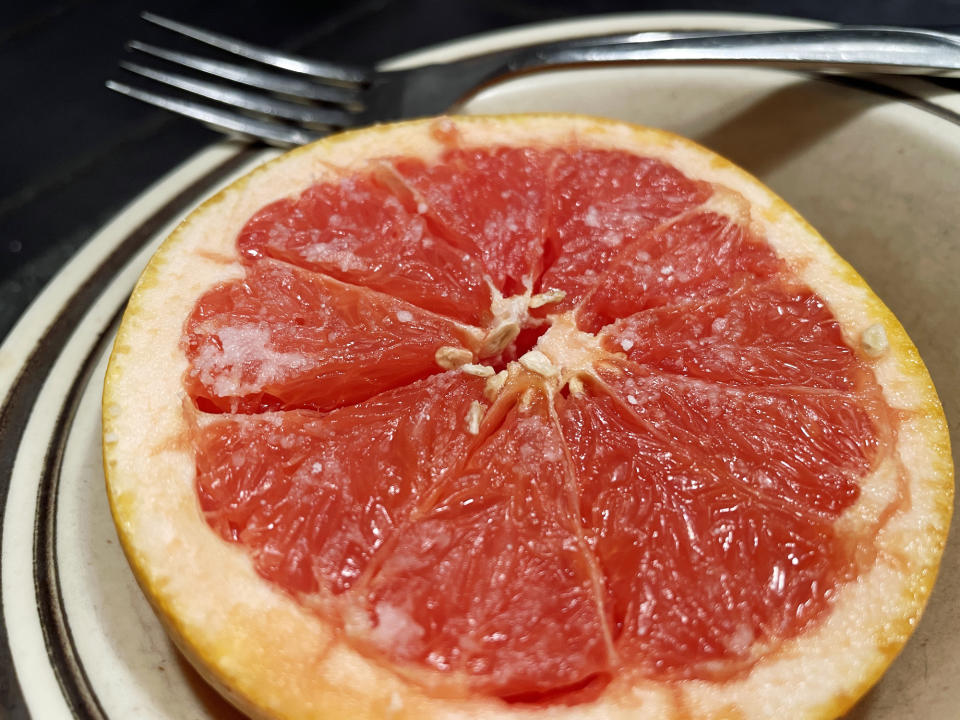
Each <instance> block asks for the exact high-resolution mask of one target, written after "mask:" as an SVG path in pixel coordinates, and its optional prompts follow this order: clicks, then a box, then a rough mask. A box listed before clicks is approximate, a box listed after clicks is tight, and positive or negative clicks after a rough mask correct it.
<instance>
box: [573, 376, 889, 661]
mask: <svg viewBox="0 0 960 720" xmlns="http://www.w3.org/2000/svg"><path fill="white" fill-rule="evenodd" d="M601 375H602V377H603V384H602V385H598V384H596V383H592V384H587V392H584V393H580V394H571V395H570V396H569V397H568V398H567V399H565V400H564V401H563V402H562V403H561V405H560V407H559V409H558V412H559V416H560V421H561V426H562V428H563V432H564V437H565V440H566V442H567V444H568V447H569V449H570V455H571V457H572V458H573V461H574V464H575V472H576V477H577V478H578V482H579V486H580V512H581V517H582V519H583V524H584V527H585V531H586V532H587V533H588V537H589V538H590V541H591V543H592V544H593V545H594V546H595V548H596V554H597V557H598V560H599V563H600V567H601V569H602V571H603V573H604V575H605V576H606V578H607V580H608V582H609V586H610V593H611V598H612V599H611V605H612V607H613V608H614V615H615V622H616V628H617V633H618V636H617V646H616V647H617V650H618V652H619V654H620V656H621V657H622V658H624V661H625V662H627V663H635V664H637V665H638V666H640V667H642V668H644V670H645V672H647V673H650V672H654V673H665V674H667V675H669V676H679V677H697V678H702V679H707V678H712V679H717V678H719V677H722V676H724V675H726V676H729V675H731V674H733V673H735V672H738V671H741V670H743V669H744V668H745V667H748V666H749V664H750V662H751V661H752V660H753V659H754V658H755V657H756V656H757V654H758V653H759V652H761V648H762V651H764V652H769V651H770V650H771V649H772V648H774V647H776V646H777V645H778V644H779V643H781V642H783V640H785V639H787V638H790V637H793V636H795V635H796V634H798V633H800V632H802V631H803V630H804V628H805V627H806V626H807V625H808V624H809V623H811V622H813V621H815V620H816V619H817V618H819V617H820V616H821V614H822V613H823V612H825V611H826V609H827V608H828V607H829V605H830V602H831V598H832V597H833V595H834V594H835V592H836V590H837V588H838V585H839V583H840V582H841V581H844V580H846V579H849V578H850V577H851V574H852V572H853V570H852V568H851V567H850V565H849V563H850V559H849V555H848V552H847V545H846V543H847V542H849V541H850V540H849V538H847V539H842V538H840V537H839V536H838V535H837V533H836V532H835V530H834V528H833V522H834V521H835V520H836V518H837V517H839V516H840V514H841V513H842V512H843V511H844V510H846V509H847V508H849V507H851V506H852V505H853V503H854V502H855V501H856V500H857V498H858V494H859V487H858V485H857V481H856V479H857V478H859V477H862V476H863V475H864V474H866V473H868V472H869V471H870V470H871V469H872V468H873V467H874V466H875V465H876V464H877V462H878V453H879V452H880V449H879V448H878V443H877V440H876V437H875V431H874V427H873V424H872V422H871V421H870V418H869V417H868V416H867V413H866V412H865V411H864V409H863V408H862V407H861V406H860V403H859V401H858V398H855V397H850V396H845V395H841V394H839V393H830V394H826V393H793V394H790V393H786V392H784V391H760V390H757V389H750V390H744V389H740V388H731V387H723V386H716V385H706V384H704V383H701V382H696V381H688V380H685V379H682V378H680V379H678V378H672V377H665V376H662V375H656V374H648V373H647V372H644V371H643V370H642V369H639V368H637V367H635V366H630V365H627V366H625V367H624V368H623V369H621V370H620V371H619V372H612V371H605V372H602V373H601ZM606 391H609V392H611V394H607V392H606ZM865 541H866V542H869V540H867V539H865ZM718 608H722V609H723V610H722V611H720V612H718ZM720 660H722V661H723V662H722V663H720V664H718V663H717V662H716V661H720Z"/></svg>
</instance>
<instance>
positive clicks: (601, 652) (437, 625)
mask: <svg viewBox="0 0 960 720" xmlns="http://www.w3.org/2000/svg"><path fill="white" fill-rule="evenodd" d="M529 390H530V392H528V393H526V394H525V396H524V397H525V399H524V401H523V402H521V403H519V404H515V405H514V406H513V407H512V408H511V409H510V410H509V411H508V412H507V414H506V415H505V417H504V418H503V420H502V423H501V424H500V425H499V426H498V427H496V428H495V429H494V431H493V433H492V434H491V435H490V436H488V437H487V438H485V439H484V440H483V441H482V442H481V443H480V444H479V445H478V446H477V447H476V448H475V449H474V450H473V451H472V452H471V453H470V456H469V458H468V459H467V460H466V462H465V463H463V464H462V466H461V467H459V468H458V470H457V471H456V472H455V473H451V474H450V475H449V476H448V477H447V478H445V480H444V481H443V484H442V487H441V489H440V493H439V495H438V497H437V499H436V502H435V503H434V504H433V505H432V507H430V508H429V510H426V511H425V512H423V513H422V514H420V515H419V516H418V517H415V518H414V519H413V521H412V522H411V524H410V525H409V526H408V527H406V528H404V529H403V530H402V531H401V532H400V533H399V537H398V540H397V543H396V544H395V545H394V546H393V547H392V548H391V550H390V553H389V555H387V556H386V557H385V558H384V560H383V563H382V565H381V566H380V568H379V570H378V571H377V573H376V576H375V577H374V578H373V579H372V580H371V582H370V587H369V590H368V598H369V603H370V607H371V608H372V609H373V613H374V615H375V616H376V624H375V626H374V628H373V630H372V632H371V633H370V636H369V639H370V642H371V643H372V644H374V645H375V646H376V647H377V648H378V649H379V650H380V651H381V652H382V653H386V655H387V657H389V658H392V659H397V658H400V659H403V660H405V661H413V662H416V663H418V664H421V665H426V666H427V667H431V668H434V669H436V670H442V671H445V672H452V673H454V674H456V675H460V676H462V677H463V678H464V682H466V683H468V684H469V685H470V686H471V687H472V688H473V689H474V690H478V691H481V692H486V693H492V694H495V695H499V696H501V697H519V698H523V699H527V700H530V699H534V698H535V696H536V695H537V694H542V693H547V692H551V691H558V690H561V689H563V688H565V687H570V686H580V685H582V684H583V683H585V682H587V681H590V680H591V679H592V678H595V677H598V676H603V677H606V678H607V679H609V670H610V663H611V657H610V653H611V648H610V647H609V646H608V638H609V633H608V630H607V628H606V624H607V622H608V621H607V618H605V617H604V612H603V609H602V604H600V603H598V598H597V595H596V591H595V587H596V580H597V579H596V577H595V576H594V574H593V571H592V566H591V563H590V561H589V559H588V557H587V551H586V548H585V545H584V544H583V543H582V542H581V540H580V538H579V535H578V527H577V522H576V519H575V510H574V508H573V507H572V506H571V504H570V502H569V496H568V495H567V494H566V492H565V482H564V478H565V477H566V476H567V475H569V468H568V467H567V465H566V463H567V459H566V457H565V455H564V451H563V445H562V440H561V438H560V436H559V433H558V432H557V428H556V426H555V424H554V422H553V420H552V419H551V417H550V410H549V407H548V400H547V398H546V396H545V394H544V393H543V391H542V389H540V390H538V389H535V386H530V388H529Z"/></svg>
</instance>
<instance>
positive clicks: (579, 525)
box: [547, 396, 620, 667]
mask: <svg viewBox="0 0 960 720" xmlns="http://www.w3.org/2000/svg"><path fill="white" fill-rule="evenodd" d="M553 400H554V396H551V397H550V398H549V399H548V402H547V405H548V407H549V408H550V422H551V423H552V424H553V427H554V430H556V432H557V436H558V437H559V438H560V446H561V447H562V448H563V466H564V471H565V472H564V489H565V491H566V494H567V502H569V503H570V515H571V519H572V521H573V526H574V532H575V533H576V536H577V544H578V545H579V548H580V553H581V554H582V556H583V558H584V559H585V560H586V562H587V567H588V568H589V569H590V589H591V592H592V594H593V602H594V604H595V605H596V608H597V616H598V617H599V618H600V623H601V628H602V629H603V643H604V647H605V648H606V650H607V658H608V660H609V662H610V664H611V665H612V666H613V667H617V666H618V665H619V664H620V657H619V653H618V652H617V648H616V641H615V639H614V632H613V611H612V609H611V608H609V607H607V602H606V601H605V599H604V594H605V587H606V584H605V582H604V580H605V576H604V574H603V570H602V569H601V567H600V559H599V558H598V557H597V555H596V553H595V552H594V551H593V550H591V548H590V543H589V542H588V541H587V538H586V530H585V528H584V527H583V521H582V518H581V516H580V495H579V493H578V489H579V487H580V482H579V480H578V478H577V473H576V468H575V466H574V463H573V458H572V453H571V452H570V445H569V443H568V442H567V438H566V436H564V434H563V428H562V427H561V425H560V416H559V415H558V413H557V406H556V404H555V403H554V402H553Z"/></svg>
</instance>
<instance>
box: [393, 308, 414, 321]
mask: <svg viewBox="0 0 960 720" xmlns="http://www.w3.org/2000/svg"><path fill="white" fill-rule="evenodd" d="M397 320H399V321H400V322H402V323H408V322H413V313H411V312H410V311H409V310H397Z"/></svg>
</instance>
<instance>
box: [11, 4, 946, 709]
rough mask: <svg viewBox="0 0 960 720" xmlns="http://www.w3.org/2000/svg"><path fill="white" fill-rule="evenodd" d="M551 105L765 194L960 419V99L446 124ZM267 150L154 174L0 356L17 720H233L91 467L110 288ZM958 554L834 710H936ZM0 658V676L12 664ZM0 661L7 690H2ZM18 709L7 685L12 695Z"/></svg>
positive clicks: (613, 92)
mask: <svg viewBox="0 0 960 720" xmlns="http://www.w3.org/2000/svg"><path fill="white" fill-rule="evenodd" d="M803 24H804V23H800V22H798V21H792V20H783V19H774V18H764V17H756V16H731V15H703V14H683V15H678V14H672V15H630V16H613V17H611V16H608V17H604V18H597V19H589V20H578V21H574V22H562V23H555V24H549V25H540V26H536V27H529V28H522V29H519V30H512V31H509V32H502V33H495V34H490V35H485V36H481V37H477V38H473V39H469V40H466V41H461V42H456V43H452V44H449V45H446V46H443V47H439V48H434V49H431V50H429V51H424V52H420V53H416V54H414V55H410V56H407V57H404V58H401V59H398V60H397V61H396V62H395V63H394V64H396V65H400V64H403V65H413V64H416V63H422V62H428V61H436V60H444V59H450V58H453V57H455V56H459V55H466V54H471V53H474V52H479V51H485V50H492V49H495V48H499V47H507V46H511V45H516V44H521V43H527V42H536V41H541V40H547V39H555V38H560V37H565V36H571V35H580V34H595V33H607V32H623V31H627V30H641V29H667V28H684V29H689V28H725V29H738V28H743V29H754V28H758V29H759V28H765V29H773V28H779V27H798V26H802V25H803ZM525 110H565V111H575V112H584V113H592V114H598V115H608V116H612V117H618V118H624V119H628V120H632V121H635V122H639V123H643V124H648V125H654V126H659V127H664V128H668V129H670V130H673V131H676V132H679V133H681V134H684V135H688V136H690V137H693V138H695V139H697V140H699V141H700V142H702V143H704V144H706V145H707V146H709V147H711V148H713V149H714V150H717V151H719V152H720V153H722V154H723V155H726V156H727V157H729V158H731V159H732V160H734V161H735V162H737V163H739V164H741V165H742V166H744V167H746V168H747V169H749V170H752V171H753V172H754V173H756V174H757V175H759V176H760V178H761V179H763V180H764V181H766V182H767V183H768V184H770V185H771V186H772V187H773V188H774V189H775V190H777V191H778V192H779V193H780V194H781V195H783V197H785V198H786V199H787V200H788V201H789V202H790V203H791V204H792V205H793V206H794V207H796V208H798V209H799V210H800V211H801V212H802V213H803V214H804V215H805V216H806V217H807V218H808V219H809V220H810V221H811V222H812V223H813V224H814V225H815V226H816V227H818V228H819V229H820V230H821V231H822V232H823V234H824V235H825V236H826V237H827V238H828V239H829V240H830V241H831V242H832V243H833V244H834V245H835V246H836V247H837V249H838V250H839V251H840V253H841V254H842V255H844V256H845V257H846V258H848V259H849V260H850V261H851V262H852V263H853V265H854V266H855V267H857V268H858V269H859V270H860V271H861V273H863V274H864V275H865V276H866V278H867V280H868V281H869V282H870V284H871V285H872V286H873V287H874V289H875V290H876V291H877V293H878V294H879V295H880V296H881V297H883V298H884V299H885V300H886V301H887V303H888V304H889V305H890V306H891V307H892V308H893V310H894V312H895V313H896V314H897V315H898V316H899V317H900V319H901V320H902V321H903V323H904V324H905V325H906V327H907V329H908V331H909V332H910V334H911V336H912V337H913V338H914V340H915V341H916V342H917V344H918V346H919V347H920V350H921V353H922V354H923V356H924V358H925V359H926V361H927V363H928V365H929V367H930V370H931V373H932V374H933V377H934V380H935V382H936V383H937V385H938V387H939V389H940V392H941V396H942V398H943V401H944V404H945V406H946V410H947V415H948V417H950V418H954V419H956V418H958V417H960V408H958V401H960V384H958V381H957V379H955V378H954V373H955V368H956V367H957V366H958V360H960V340H958V333H957V331H956V328H957V322H956V308H958V307H960V284H958V283H957V282H956V280H955V277H956V275H957V274H958V272H960V244H958V241H960V237H958V236H960V230H958V228H960V202H958V201H957V188H960V99H958V96H957V94H956V93H953V94H951V93H949V92H948V91H947V90H946V89H945V88H943V87H940V86H937V85H936V84H934V83H930V82H925V81H920V80H895V81H890V80H883V81H881V80H863V79H858V80H853V79H838V78H833V79H825V78H820V79H816V78H813V77H811V76H806V75H803V74H796V73H788V72H781V71H772V70H760V69H744V68H692V67H666V66H659V67H649V68H643V69H640V68H635V67H634V68H607V69H590V70H576V71H572V70H571V71H563V72H552V73H545V74H538V75H531V76H527V77H524V78H522V79H518V80H515V81H511V82H509V83H505V84H502V85H499V86H496V87H494V88H490V89H488V90H487V91H485V92H484V93H483V94H481V95H480V96H478V97H475V98H474V99H473V100H471V101H470V102H469V103H468V104H467V105H466V106H465V107H464V111H466V112H517V111H525ZM271 154H272V153H271V152H269V151H258V150H252V149H250V148H245V147H243V146H240V145H236V144H231V143H226V142H224V143H220V144H217V145H215V146H213V147H211V148H209V149H208V150H206V151H204V152H202V153H200V154H199V155H198V156H196V157H195V158H194V159H192V160H190V161H189V162H187V163H186V164H184V165H183V166H181V167H180V168H179V169H177V170H176V171H175V172H173V173H171V174H170V175H169V176H168V177H166V178H165V179H163V180H161V181H160V182H159V183H157V184H156V185H155V186H154V187H152V188H151V189H150V190H149V191H147V192H146V193H144V194H143V196H141V197H140V198H139V199H138V200H136V201H135V202H134V203H132V204H131V205H130V206H129V207H128V208H127V209H126V210H124V211H123V212H122V213H121V214H120V215H119V216H118V217H117V218H116V219H115V220H114V221H112V222H111V223H110V224H109V225H108V226H106V227H105V228H104V229H103V230H102V231H101V232H100V233H99V234H98V235H97V236H95V237H94V238H93V239H92V240H91V241H90V243H89V244H88V245H87V246H86V247H85V248H84V249H83V250H82V251H81V252H80V253H79V254H78V255H77V256H76V257H75V258H74V260H73V261H72V262H71V263H70V264H69V265H68V266H67V267H66V268H64V270H63V271H62V272H61V273H60V274H59V275H58V276H57V277H56V279H55V280H54V281H53V282H52V283H51V285H50V286H49V287H48V288H47V289H46V290H45V291H44V292H43V294H42V295H41V296H40V297H39V298H38V299H37V301H36V302H35V303H34V305H33V306H32V307H31V308H30V310H29V311H28V312H27V313H26V314H25V315H24V317H23V319H22V321H21V322H20V323H19V324H18V325H17V327H16V328H15V329H14V331H13V332H12V334H11V335H10V336H9V338H8V339H7V341H6V342H5V344H4V345H3V347H2V348H0V397H2V398H4V400H3V405H2V406H0V429H2V434H0V478H4V479H5V478H6V477H7V476H8V474H9V489H8V491H7V492H6V497H5V508H4V513H3V546H2V590H3V595H2V598H3V617H4V628H5V631H6V640H7V641H8V644H9V652H10V657H12V663H10V662H6V659H5V658H4V657H3V654H2V653H5V652H6V648H4V647H3V645H4V643H3V638H2V637H0V683H6V684H7V685H8V687H11V688H12V689H11V690H10V692H9V693H7V694H8V695H9V697H11V698H12V702H13V705H12V706H11V707H10V708H7V711H8V712H10V713H12V714H14V715H15V716H17V717H23V716H24V715H25V712H24V709H23V708H24V706H25V707H26V708H27V710H28V711H29V714H30V715H31V716H32V717H34V718H37V719H43V720H59V719H60V718H68V717H71V716H75V717H79V718H97V719H99V718H124V719H126V718H171V719H172V718H177V719H178V720H183V719H185V718H198V719H202V718H209V717H227V716H230V715H232V714H233V713H234V711H233V710H231V709H230V708H229V707H228V706H227V705H226V703H224V702H223V701H222V700H220V699H219V698H218V697H217V696H216V695H215V694H213V693H212V691H210V690H208V689H206V686H205V685H204V684H203V682H202V681H201V680H200V679H199V678H198V676H197V675H196V674H195V673H194V672H193V671H192V670H191V669H190V668H189V667H188V666H187V665H186V663H185V662H184V661H183V660H182V659H181V658H180V656H179V655H178V654H177V652H176V651H175V650H174V648H173V646H172V645H171V643H170V642H169V641H168V640H167V638H166V635H165V634H164V632H163V630H162V628H161V627H160V624H159V623H158V621H157V620H156V618H155V617H154V615H153V613H152V611H151V610H150V608H149V606H148V604H147V602H146V601H145V600H144V598H143V596H142V595H141V593H140V591H139V588H138V587H137V585H136V583H135V581H134V579H133V576H132V575H131V573H130V571H129V569H128V567H127V564H126V561H125V559H124V557H123V555H122V552H121V550H120V548H119V546H118V542H117V539H116V535H115V532H114V528H113V523H112V522H111V519H110V515H109V511H108V508H107V503H106V499H105V495H104V492H103V476H102V467H101V460H100V437H99V435H100V412H99V398H100V393H101V386H102V377H103V372H104V367H105V362H106V356H107V353H108V351H109V344H110V340H111V337H112V334H113V332H114V330H115V325H116V322H117V320H118V318H119V314H120V313H121V311H122V309H123V305H124V303H125V301H126V298H127V295H128V293H129V292H130V289H131V288H132V286H133V283H134V282H135V280H136V278H137V275H138V274H139V272H140V270H141V268H142V267H143V266H144V264H145V263H146V261H147V259H148V257H149V256H150V254H151V253H152V252H153V251H154V249H155V248H156V246H157V244H158V243H159V242H160V240H161V239H162V238H163V237H164V236H165V235H166V234H167V233H168V232H169V231H170V229H172V227H173V226H174V225H175V224H176V223H177V222H178V221H179V220H180V219H181V218H182V217H183V216H184V214H185V213H186V212H187V211H189V209H190V208H191V207H193V206H194V205H196V204H197V203H198V202H199V201H200V200H201V199H202V198H203V197H205V196H208V195H210V194H211V193H212V192H214V191H215V190H216V189H218V187H220V186H222V185H223V184H225V183H226V182H227V181H228V180H230V179H231V178H233V177H235V176H237V175H239V174H240V173H241V172H243V171H244V170H246V169H248V168H249V167H251V166H252V165H253V164H256V163H257V162H259V161H262V160H263V159H265V158H266V157H268V156H269V155H271ZM958 560H960V553H958V552H957V548H956V547H949V548H948V551H947V554H946V557H945V559H944V563H943V566H942V573H941V578H940V581H939V583H938V585H937V588H936V590H935V592H934V596H933V600H932V601H931V604H930V607H929V609H928V611H927V613H926V615H925V616H924V619H923V622H922V623H921V624H920V627H919V628H918V630H917V633H916V635H915V636H914V637H913V639H912V640H911V641H910V643H909V645H908V647H907V649H906V650H905V651H904V653H903V655H902V656H901V657H900V658H899V659H898V660H897V662H896V663H895V664H894V666H893V667H892V668H891V670H890V672H889V673H888V674H887V675H886V677H885V678H884V679H883V681H882V682H881V683H880V684H879V685H878V686H877V688H876V689H875V690H874V691H872V692H871V693H870V694H869V695H868V696H867V697H866V698H865V699H864V701H863V702H861V704H860V705H859V706H858V707H857V709H856V710H854V711H853V713H852V715H851V717H855V718H871V719H874V720H876V719H880V718H902V717H923V718H927V719H929V720H936V719H937V718H948V717H951V718H952V717H956V707H957V702H958V695H960V692H958V691H957V690H956V689H954V678H955V677H957V674H958V671H960V639H958V638H960V611H958V609H957V608H960V602H958V599H960V568H958V564H960V563H958ZM11 666H12V667H11ZM14 669H15V673H16V680H15V679H14ZM17 681H19V687H20V689H21V691H22V697H21V695H19V694H18V693H17V691H16V688H17V685H16V682H17Z"/></svg>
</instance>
